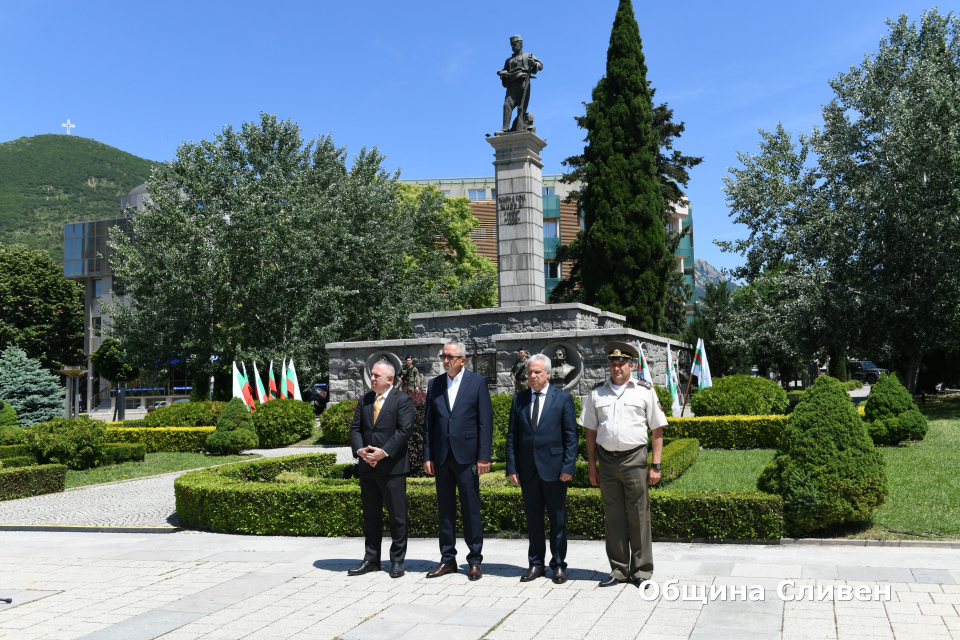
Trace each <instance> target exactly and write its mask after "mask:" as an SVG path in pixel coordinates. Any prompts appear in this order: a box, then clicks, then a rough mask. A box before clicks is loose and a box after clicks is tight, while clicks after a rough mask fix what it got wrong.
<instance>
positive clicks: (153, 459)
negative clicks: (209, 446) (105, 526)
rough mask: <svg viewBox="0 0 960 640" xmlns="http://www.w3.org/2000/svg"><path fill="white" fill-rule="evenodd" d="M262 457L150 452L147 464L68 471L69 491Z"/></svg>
mask: <svg viewBox="0 0 960 640" xmlns="http://www.w3.org/2000/svg"><path fill="white" fill-rule="evenodd" d="M258 457H259V456H251V455H245V456H208V455H205V454H202V453H185V452H172V451H165V452H160V453H148V454H147V455H146V457H145V458H144V461H143V462H124V463H121V464H114V465H109V466H104V467H94V468H93V469H86V470H84V471H73V470H72V469H71V470H70V471H67V487H66V488H67V489H71V488H73V487H85V486H88V485H92V484H102V483H104V482H116V481H117V480H130V479H132V478H145V477H147V476H156V475H160V474H163V473H170V472H172V471H187V470H190V469H202V468H204V467H212V466H215V465H218V464H227V463H229V462H240V461H243V460H254V459H256V458H258Z"/></svg>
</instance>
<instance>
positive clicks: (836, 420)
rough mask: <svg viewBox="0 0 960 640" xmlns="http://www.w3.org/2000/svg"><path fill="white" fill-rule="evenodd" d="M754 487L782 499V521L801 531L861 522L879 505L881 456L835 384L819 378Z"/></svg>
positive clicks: (884, 479)
mask: <svg viewBox="0 0 960 640" xmlns="http://www.w3.org/2000/svg"><path fill="white" fill-rule="evenodd" d="M757 486H758V488H759V489H760V490H761V491H765V492H767V493H774V494H777V495H780V496H782V498H783V517H784V520H785V521H786V523H787V525H788V527H790V528H792V529H793V530H795V531H801V532H810V531H816V530H818V529H823V528H826V527H829V526H832V525H839V524H843V523H846V522H861V521H864V520H866V519H867V518H869V517H870V515H871V514H872V513H873V511H874V509H876V508H877V507H878V506H880V505H881V504H882V503H883V500H884V497H885V496H886V495H887V475H886V468H885V463H884V460H883V457H882V456H881V455H880V453H879V452H878V451H877V450H876V448H875V447H874V446H873V441H872V440H871V439H870V436H869V435H868V434H867V430H866V428H865V427H864V424H863V421H862V420H861V419H860V415H859V414H858V413H857V410H856V409H855V408H854V406H853V403H851V402H850V397H849V395H848V394H847V391H846V389H845V388H844V387H843V385H842V384H841V383H840V382H839V381H837V380H835V379H834V378H830V377H827V376H820V377H818V378H817V381H816V382H815V383H814V385H813V386H812V387H810V389H808V390H807V392H806V393H805V394H804V396H803V400H802V401H801V402H800V404H798V405H797V406H796V408H795V409H794V410H793V413H792V414H791V416H790V420H789V422H788V423H787V426H786V429H784V431H783V434H782V435H781V437H780V443H779V446H778V447H777V453H776V455H775V456H774V458H773V460H772V461H771V462H770V464H768V465H767V467H766V468H765V469H764V470H763V472H762V473H761V474H760V478H759V480H758V482H757Z"/></svg>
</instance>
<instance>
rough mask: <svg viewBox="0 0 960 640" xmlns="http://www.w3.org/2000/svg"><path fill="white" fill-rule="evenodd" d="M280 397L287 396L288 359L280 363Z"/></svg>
mask: <svg viewBox="0 0 960 640" xmlns="http://www.w3.org/2000/svg"><path fill="white" fill-rule="evenodd" d="M280 397H281V398H287V397H288V396H287V359H286V358H284V359H283V364H281V365H280Z"/></svg>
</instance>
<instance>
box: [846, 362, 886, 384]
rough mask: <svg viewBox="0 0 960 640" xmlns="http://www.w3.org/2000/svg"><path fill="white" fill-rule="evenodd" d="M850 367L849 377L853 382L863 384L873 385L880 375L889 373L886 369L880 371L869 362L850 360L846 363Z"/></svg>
mask: <svg viewBox="0 0 960 640" xmlns="http://www.w3.org/2000/svg"><path fill="white" fill-rule="evenodd" d="M848 366H849V367H850V377H851V378H853V379H854V380H860V381H861V382H863V383H864V384H874V383H875V382H876V381H877V380H878V379H879V378H880V374H881V373H890V371H889V370H887V369H881V368H880V367H878V366H877V365H875V364H873V363H872V362H870V361H869V360H851V361H850V362H849V363H848Z"/></svg>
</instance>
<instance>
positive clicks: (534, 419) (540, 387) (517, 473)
mask: <svg viewBox="0 0 960 640" xmlns="http://www.w3.org/2000/svg"><path fill="white" fill-rule="evenodd" d="M550 370H551V364H550V358H548V357H547V356H545V355H543V354H540V353H538V354H537V355H535V356H533V357H531V358H530V360H529V362H528V363H527V381H528V383H529V388H528V389H525V390H524V391H522V392H520V393H518V394H517V395H515V396H513V405H512V406H511V407H510V427H509V429H508V431H507V475H508V476H510V479H511V480H512V481H513V484H514V485H516V486H518V487H520V491H521V493H522V494H523V508H524V511H525V512H526V516H527V536H528V538H529V539H530V547H529V552H528V554H527V555H528V556H529V560H530V568H528V569H527V570H526V571H525V572H524V574H523V575H522V576H520V582H530V581H532V580H536V579H537V578H541V577H543V576H544V575H546V571H545V570H544V555H545V554H546V550H547V549H546V542H545V541H544V532H543V511H544V509H546V511H547V517H548V518H549V519H550V568H551V569H553V582H554V583H556V584H563V583H564V582H566V581H567V571H566V569H567V563H566V561H565V560H566V556H567V509H566V506H567V483H568V482H569V481H570V479H571V478H573V472H574V470H575V468H576V462H577V411H576V408H574V405H573V396H571V395H570V394H569V393H567V392H566V391H564V390H563V389H558V388H557V387H553V386H551V385H550V384H548V380H549V379H550Z"/></svg>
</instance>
